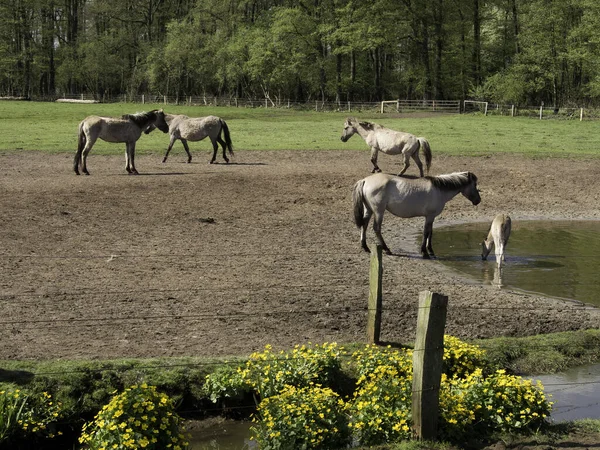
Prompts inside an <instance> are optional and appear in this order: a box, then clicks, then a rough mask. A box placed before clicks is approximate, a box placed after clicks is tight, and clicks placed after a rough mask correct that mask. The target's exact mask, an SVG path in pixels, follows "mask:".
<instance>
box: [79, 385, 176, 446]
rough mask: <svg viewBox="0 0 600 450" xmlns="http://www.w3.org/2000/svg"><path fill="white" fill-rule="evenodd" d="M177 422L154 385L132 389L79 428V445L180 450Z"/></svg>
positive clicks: (172, 410) (116, 398)
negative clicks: (81, 430) (80, 433)
mask: <svg viewBox="0 0 600 450" xmlns="http://www.w3.org/2000/svg"><path fill="white" fill-rule="evenodd" d="M180 422H181V419H180V418H179V416H177V414H175V412H174V406H173V402H172V401H171V400H170V399H169V397H168V396H167V395H165V394H162V393H159V392H157V391H156V388H155V387H154V386H147V385H146V384H142V385H140V386H137V385H135V386H132V387H131V388H129V389H125V391H124V392H123V393H121V394H119V395H116V396H115V397H113V398H112V399H111V401H110V402H109V403H108V404H107V405H105V406H104V407H103V408H102V410H101V411H100V412H99V413H98V414H97V415H96V417H95V420H94V421H93V422H90V423H88V424H86V425H84V427H83V433H82V435H81V437H80V438H79V442H81V443H82V444H86V445H87V448H90V449H93V450H108V449H115V450H125V449H140V448H144V449H154V450H164V449H173V450H182V449H183V448H186V447H187V445H188V443H187V442H185V439H184V436H183V435H182V434H181V433H180V431H179V428H180Z"/></svg>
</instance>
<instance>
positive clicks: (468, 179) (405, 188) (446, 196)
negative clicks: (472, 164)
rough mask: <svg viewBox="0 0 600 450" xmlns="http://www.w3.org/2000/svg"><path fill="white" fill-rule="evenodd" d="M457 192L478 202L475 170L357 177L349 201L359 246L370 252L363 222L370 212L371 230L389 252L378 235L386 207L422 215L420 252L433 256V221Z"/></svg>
mask: <svg viewBox="0 0 600 450" xmlns="http://www.w3.org/2000/svg"><path fill="white" fill-rule="evenodd" d="M459 193H461V194H462V195H464V196H465V197H466V198H467V199H469V200H470V201H471V202H472V203H473V205H478V204H479V203H480V202H481V197H480V196H479V191H478V189H477V177H476V176H475V174H473V173H471V172H455V173H450V174H446V175H438V176H435V177H433V176H426V177H423V178H416V177H414V178H413V177H398V176H394V175H388V174H383V173H377V174H374V175H369V176H368V177H366V178H363V179H362V180H359V181H357V182H356V184H355V185H354V188H353V191H352V201H353V205H354V222H355V224H356V226H357V227H358V228H360V229H361V234H360V243H361V246H362V248H363V249H364V250H365V251H367V252H370V250H369V247H368V246H367V226H368V225H369V220H370V219H371V215H373V216H374V219H373V230H374V231H375V235H376V236H377V241H378V243H379V244H380V245H381V247H382V249H383V250H384V251H385V252H386V253H387V254H388V255H391V254H392V252H391V251H390V249H389V248H388V246H387V245H386V244H385V242H384V240H383V237H382V236H381V223H382V221H383V213H384V212H385V211H386V210H387V211H389V212H391V213H392V214H394V215H395V216H398V217H403V218H408V217H418V216H422V217H425V226H424V227H423V242H422V244H421V255H422V256H423V258H425V259H429V258H430V257H431V256H435V254H434V252H433V248H432V245H431V238H432V234H433V221H434V219H435V218H436V217H437V216H438V215H439V214H440V213H441V212H442V210H443V209H444V206H445V205H446V203H447V202H448V201H449V200H451V199H452V198H454V197H455V196H456V195H457V194H459Z"/></svg>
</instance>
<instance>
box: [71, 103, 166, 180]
mask: <svg viewBox="0 0 600 450" xmlns="http://www.w3.org/2000/svg"><path fill="white" fill-rule="evenodd" d="M149 126H152V127H157V128H158V129H160V130H162V131H164V132H165V133H166V132H167V131H168V130H169V127H168V125H167V123H166V122H165V113H164V112H163V110H162V109H160V110H156V109H155V110H153V111H150V112H141V113H136V114H125V115H124V116H122V117H121V118H120V119H117V118H113V117H100V116H88V117H86V118H85V119H83V120H82V121H81V123H80V124H79V143H78V146H77V153H76V154H75V160H74V161H73V170H74V171H75V173H76V174H77V175H79V169H80V168H81V171H82V172H83V173H84V174H86V175H89V174H90V173H89V172H88V170H87V156H88V153H89V152H90V150H91V149H92V147H93V146H94V144H95V143H96V141H97V140H98V138H100V139H102V140H103V141H106V142H116V143H118V142H125V170H126V171H127V172H128V173H130V174H133V175H137V173H138V171H137V170H136V168H135V143H136V142H137V140H138V139H139V138H140V136H141V134H142V131H144V130H145V129H146V128H148V127H149Z"/></svg>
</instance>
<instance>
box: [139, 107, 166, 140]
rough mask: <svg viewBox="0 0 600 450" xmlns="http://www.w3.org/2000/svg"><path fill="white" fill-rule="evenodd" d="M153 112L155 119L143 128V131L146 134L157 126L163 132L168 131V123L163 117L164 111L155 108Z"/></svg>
mask: <svg viewBox="0 0 600 450" xmlns="http://www.w3.org/2000/svg"><path fill="white" fill-rule="evenodd" d="M153 112H154V113H155V115H156V119H154V121H153V122H152V123H151V124H150V125H149V126H148V127H147V128H146V129H145V130H144V133H146V134H148V133H150V132H151V131H152V130H154V128H158V129H159V130H160V131H162V132H163V133H168V132H169V124H168V123H167V120H166V118H165V112H164V111H163V110H162V109H157V110H155V111H153Z"/></svg>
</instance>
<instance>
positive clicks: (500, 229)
mask: <svg viewBox="0 0 600 450" xmlns="http://www.w3.org/2000/svg"><path fill="white" fill-rule="evenodd" d="M511 226H512V223H511V220H510V217H509V216H508V215H506V214H498V215H497V216H496V217H494V220H493V221H492V225H491V226H490V229H489V231H488V235H487V238H486V239H484V240H483V242H482V243H481V259H483V260H485V259H487V256H488V255H489V254H490V251H491V250H492V246H493V247H494V249H495V253H496V263H497V264H498V267H500V266H502V263H503V262H504V251H505V249H506V245H507V244H508V238H509V237H510V229H511Z"/></svg>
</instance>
